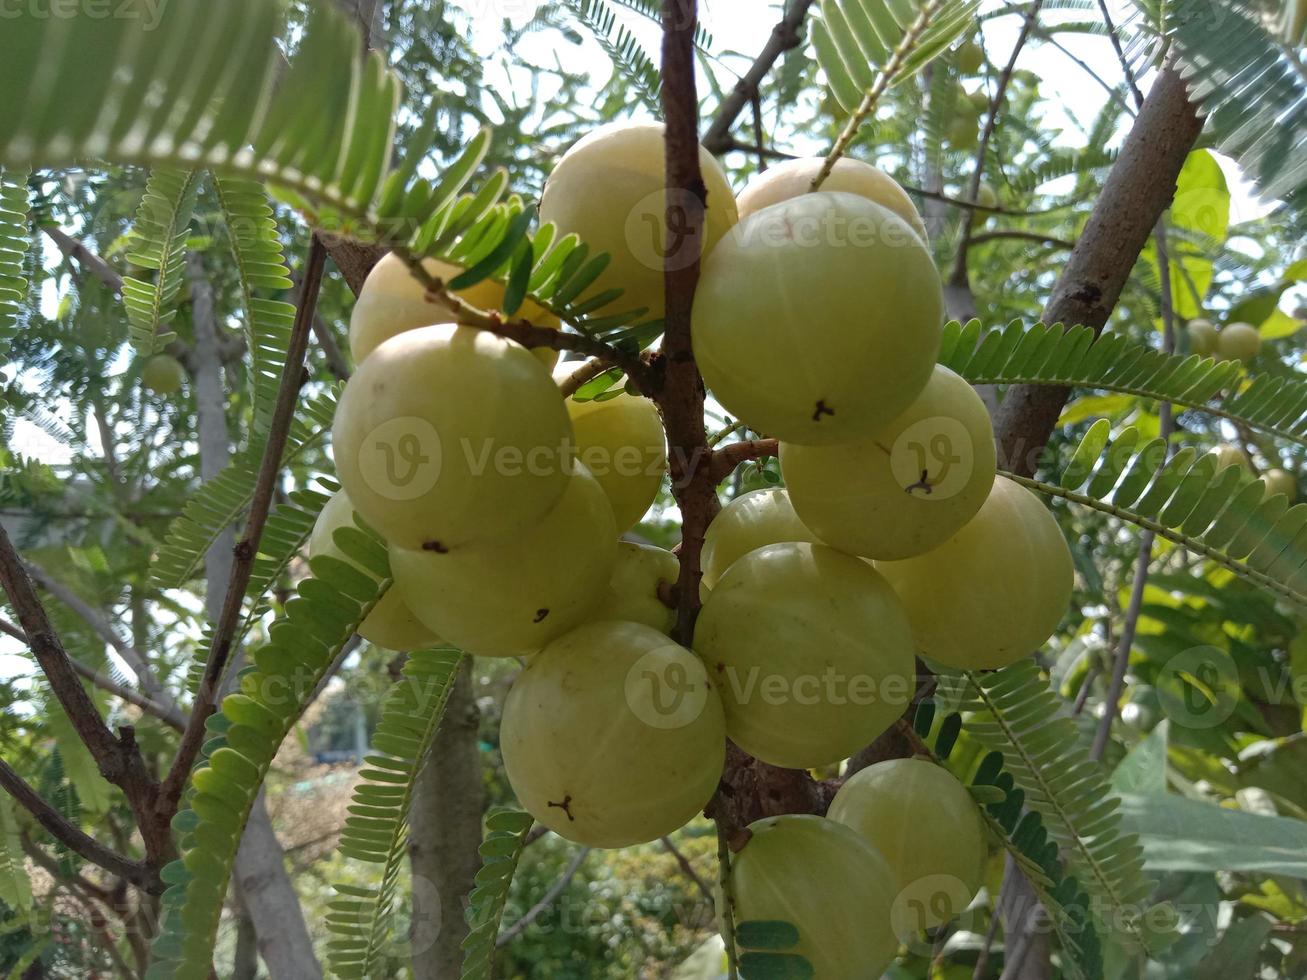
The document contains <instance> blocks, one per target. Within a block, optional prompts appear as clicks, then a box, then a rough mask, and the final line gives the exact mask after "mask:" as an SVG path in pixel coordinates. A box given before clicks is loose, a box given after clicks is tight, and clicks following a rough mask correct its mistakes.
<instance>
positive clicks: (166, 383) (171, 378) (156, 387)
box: [141, 354, 186, 395]
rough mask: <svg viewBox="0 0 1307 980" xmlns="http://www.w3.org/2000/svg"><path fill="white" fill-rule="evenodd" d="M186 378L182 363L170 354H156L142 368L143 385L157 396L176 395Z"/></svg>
mask: <svg viewBox="0 0 1307 980" xmlns="http://www.w3.org/2000/svg"><path fill="white" fill-rule="evenodd" d="M185 378H186V369H185V368H184V367H182V362H181V361H179V360H177V358H175V357H173V356H172V355H170V354H155V355H154V356H153V357H152V358H150V359H149V360H148V361H146V362H145V364H144V365H142V367H141V383H142V384H143V385H145V387H146V388H147V389H148V390H150V391H152V392H154V393H155V394H156V395H175V394H176V393H177V392H179V391H181V387H182V381H183V380H185Z"/></svg>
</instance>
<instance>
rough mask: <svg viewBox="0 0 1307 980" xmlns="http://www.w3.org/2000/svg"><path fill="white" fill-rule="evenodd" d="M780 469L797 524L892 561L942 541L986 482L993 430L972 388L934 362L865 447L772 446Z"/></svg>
mask: <svg viewBox="0 0 1307 980" xmlns="http://www.w3.org/2000/svg"><path fill="white" fill-rule="evenodd" d="M780 458H781V472H782V474H784V476H785V482H786V484H787V485H788V487H789V493H790V500H791V501H793V503H794V510H795V512H796V513H797V514H798V516H799V519H800V520H802V521H803V523H804V524H805V525H806V526H807V527H809V528H811V529H812V531H813V533H815V534H816V535H817V537H818V538H820V539H821V540H822V541H823V542H825V543H826V544H828V545H831V546H832V547H835V548H839V549H840V550H841V551H847V552H849V553H850V554H855V555H861V556H863V557H864V558H879V559H888V560H897V559H900V558H911V557H912V556H913V555H920V554H922V553H924V552H927V551H930V550H931V549H932V548H936V547H938V546H939V545H941V544H943V543H944V542H945V541H946V540H948V539H949V538H950V537H952V536H953V535H954V534H955V533H957V531H959V530H960V529H961V528H962V526H963V525H964V524H966V523H967V521H969V520H971V518H973V517H974V516H975V515H976V512H977V511H979V510H980V507H981V505H982V504H984V502H985V498H986V497H988V496H989V490H990V487H991V486H993V484H994V470H995V465H996V456H995V450H994V430H993V427H992V425H991V423H990V420H989V412H988V410H986V408H985V403H984V402H982V401H981V400H980V396H979V395H978V394H976V390H975V389H974V388H972V387H971V385H969V384H967V382H965V381H964V380H962V378H960V377H958V376H957V375H956V374H954V373H953V372H952V371H950V370H949V369H948V368H946V367H943V366H937V367H936V368H935V373H934V374H933V375H932V376H931V379H930V382H929V383H928V384H927V385H926V389H925V390H924V391H923V392H922V393H921V395H920V396H919V397H918V398H917V400H916V401H914V402H913V403H912V404H911V405H910V406H909V407H908V409H907V411H905V412H904V413H903V414H902V415H900V416H898V417H897V418H895V419H893V420H892V421H890V422H888V423H886V424H885V425H884V426H883V427H881V428H880V429H878V430H877V431H876V432H875V433H874V434H873V435H872V436H871V438H870V439H867V440H866V441H864V442H857V443H851V444H848V445H843V446H795V445H792V444H790V443H787V442H783V443H781V449H780Z"/></svg>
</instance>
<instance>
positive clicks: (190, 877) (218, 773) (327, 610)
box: [146, 527, 391, 980]
mask: <svg viewBox="0 0 1307 980" xmlns="http://www.w3.org/2000/svg"><path fill="white" fill-rule="evenodd" d="M335 542H336V545H337V547H339V548H340V549H341V552H342V553H343V554H344V555H345V557H346V558H347V559H348V561H345V560H340V559H337V558H334V557H330V556H322V557H319V558H315V559H314V560H313V564H312V568H313V574H312V576H311V577H309V578H307V579H305V580H304V581H302V582H301V583H300V584H299V587H298V589H297V594H296V596H295V597H294V598H293V599H291V600H290V601H289V602H288V603H287V604H286V613H285V615H284V616H283V617H282V618H281V619H280V620H279V621H278V622H277V623H275V624H274V625H273V626H272V628H271V630H270V634H269V635H270V640H269V642H268V643H267V645H265V646H263V647H262V648H260V649H259V650H258V651H256V652H255V654H254V657H253V665H252V666H251V667H249V668H247V669H246V670H245V671H243V672H242V674H241V679H240V689H239V693H235V694H231V695H229V696H228V697H226V698H225V699H224V700H223V702H222V707H221V709H220V710H219V711H218V712H217V713H216V714H214V715H213V716H212V717H211V718H210V719H209V722H208V730H209V731H210V733H211V734H212V736H213V737H212V738H210V739H209V740H208V741H207V742H206V743H205V745H204V751H203V761H202V762H201V764H200V765H199V766H198V767H197V768H196V770H195V771H194V773H192V775H191V781H190V787H189V790H190V795H189V800H188V804H189V805H188V806H187V807H185V808H184V809H182V810H180V811H179V812H178V814H177V816H176V817H175V818H174V820H173V827H174V829H175V830H176V831H177V832H178V834H179V835H180V840H179V845H180V850H181V855H182V856H181V859H180V860H178V861H175V862H173V863H172V864H169V865H168V866H166V867H165V868H164V870H163V872H162V875H163V878H164V881H165V882H166V883H167V884H168V886H169V887H168V890H167V891H166V892H165V893H164V896H163V900H162V904H163V920H162V923H161V928H160V932H159V936H158V938H157V939H156V940H155V943H154V963H153V964H152V965H151V967H150V969H149V971H148V973H147V974H146V976H147V978H148V980H155V978H163V977H167V978H169V980H192V978H195V980H206V978H207V977H208V976H209V971H210V969H211V963H212V960H213V944H214V939H215V937H216V934H217V930H218V921H219V919H220V918H221V915H222V908H223V903H224V901H225V899H226V894H227V885H228V882H229V881H230V878H231V869H232V865H233V864H234V863H235V860H236V848H237V846H238V844H239V842H240V837H241V832H242V830H243V829H244V827H245V822H246V820H247V819H248V817H249V812H250V807H251V806H252V804H253V802H254V797H255V795H256V794H257V793H258V791H259V787H260V786H261V785H262V783H263V780H264V778H265V777H266V775H267V772H268V768H269V766H271V765H272V760H273V757H274V756H275V755H276V754H277V750H278V748H279V747H280V745H281V743H282V741H283V740H284V739H285V737H286V734H287V733H288V732H289V731H290V729H291V727H292V726H293V725H294V724H295V722H296V721H297V720H298V719H299V716H300V714H301V713H302V711H303V710H304V708H305V706H306V705H307V704H308V702H309V700H310V699H311V698H312V696H313V693H314V691H315V690H316V688H317V685H318V683H319V682H320V681H321V679H322V677H323V676H324V675H325V673H326V671H327V670H328V668H329V667H330V666H331V664H332V662H333V661H334V659H335V657H336V655H337V654H338V653H339V652H340V650H341V648H342V647H343V646H344V645H345V643H346V642H347V641H348V640H349V638H350V637H351V636H352V635H353V634H354V631H355V629H356V628H357V627H358V624H359V623H360V622H362V620H363V619H364V618H365V617H366V616H367V615H368V613H369V612H371V611H372V608H373V607H374V606H375V605H376V602H377V600H378V599H379V598H380V597H381V596H382V595H384V594H385V592H386V590H387V589H388V588H389V587H390V584H391V579H390V562H389V558H388V556H387V552H386V546H385V544H384V542H383V541H382V540H381V539H380V538H379V537H378V536H377V535H376V534H375V533H373V532H370V531H366V530H364V529H362V528H360V527H353V528H341V529H339V530H338V531H337V532H336V535H335Z"/></svg>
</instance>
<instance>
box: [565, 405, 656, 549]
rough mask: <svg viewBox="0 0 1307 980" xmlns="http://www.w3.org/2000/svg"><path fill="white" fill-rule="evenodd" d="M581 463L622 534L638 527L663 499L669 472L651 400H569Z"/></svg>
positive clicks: (568, 409) (578, 457)
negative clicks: (601, 491)
mask: <svg viewBox="0 0 1307 980" xmlns="http://www.w3.org/2000/svg"><path fill="white" fill-rule="evenodd" d="M567 413H568V415H570V416H571V418H572V433H573V440H574V442H575V445H576V458H577V459H579V460H580V461H581V462H582V463H584V464H585V466H586V468H587V469H588V470H589V471H590V473H591V474H592V475H593V476H594V478H595V479H596V480H598V481H599V485H600V486H601V487H603V488H604V493H606V494H607V495H608V502H609V503H610V504H612V506H613V517H614V519H615V520H616V521H617V533H618V534H622V533H624V532H626V531H629V530H630V529H631V528H632V527H634V526H635V525H636V524H637V523H638V522H639V521H640V518H642V517H644V515H645V513H647V512H648V510H649V507H650V505H651V504H653V502H654V500H655V498H657V496H658V488H659V487H661V486H662V483H663V475H664V474H665V473H666V472H667V441H666V439H665V438H664V436H663V423H662V420H661V419H660V418H659V415H658V409H657V408H656V407H655V406H654V403H653V402H652V401H650V400H649V399H648V398H644V397H641V396H639V395H628V394H619V395H617V397H616V398H605V399H603V400H599V399H594V400H591V401H584V402H579V401H577V400H576V399H575V398H569V399H568V400H567Z"/></svg>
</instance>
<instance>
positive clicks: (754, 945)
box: [735, 920, 799, 950]
mask: <svg viewBox="0 0 1307 980" xmlns="http://www.w3.org/2000/svg"><path fill="white" fill-rule="evenodd" d="M735 942H736V944H737V945H738V946H740V947H741V948H742V949H771V950H778V949H793V948H794V947H795V946H797V945H799V930H798V927H797V926H795V925H794V924H793V923H791V922H771V921H762V920H755V921H747V922H741V923H739V925H737V926H736V927H735Z"/></svg>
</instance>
